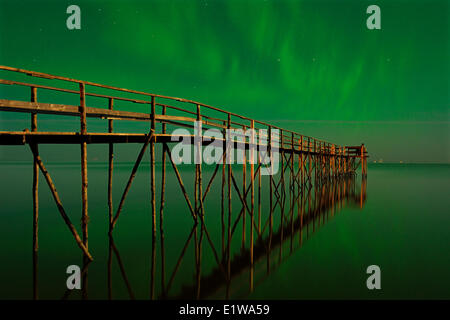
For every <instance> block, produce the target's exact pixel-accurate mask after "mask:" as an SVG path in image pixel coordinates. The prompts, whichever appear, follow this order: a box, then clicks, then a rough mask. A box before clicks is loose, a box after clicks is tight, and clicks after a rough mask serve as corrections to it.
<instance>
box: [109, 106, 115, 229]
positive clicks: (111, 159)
mask: <svg viewBox="0 0 450 320" xmlns="http://www.w3.org/2000/svg"><path fill="white" fill-rule="evenodd" d="M113 107H114V99H113V98H109V103H108V109H109V110H113ZM113 121H114V120H112V119H109V120H108V133H113V129H114V128H113ZM113 169H114V144H113V143H111V142H110V143H109V157H108V209H109V211H108V214H109V228H110V231H111V230H112V229H111V227H112V221H113V215H114V213H113V202H112V180H113Z"/></svg>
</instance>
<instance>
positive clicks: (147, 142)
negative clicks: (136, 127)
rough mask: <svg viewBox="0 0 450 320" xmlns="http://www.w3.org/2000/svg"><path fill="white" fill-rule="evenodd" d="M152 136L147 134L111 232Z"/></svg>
mask: <svg viewBox="0 0 450 320" xmlns="http://www.w3.org/2000/svg"><path fill="white" fill-rule="evenodd" d="M152 136H153V134H152V133H151V132H150V133H149V134H148V135H147V139H146V141H145V143H144V145H143V146H142V148H141V151H140V152H139V155H138V157H137V159H136V162H135V163H134V166H133V169H132V171H131V175H130V178H129V179H128V182H127V185H126V187H125V190H124V192H123V194H122V198H121V199H120V203H119V207H118V208H117V211H116V215H115V216H114V219H113V221H112V223H111V228H110V233H111V232H112V229H113V228H114V226H115V225H116V223H117V219H119V215H120V212H121V211H122V207H123V204H124V202H125V199H126V197H127V194H128V191H130V187H131V184H132V183H133V180H134V177H135V176H136V172H137V169H138V168H139V165H140V164H141V161H142V158H143V157H144V153H145V150H147V147H148V145H149V143H150V140H151V139H152Z"/></svg>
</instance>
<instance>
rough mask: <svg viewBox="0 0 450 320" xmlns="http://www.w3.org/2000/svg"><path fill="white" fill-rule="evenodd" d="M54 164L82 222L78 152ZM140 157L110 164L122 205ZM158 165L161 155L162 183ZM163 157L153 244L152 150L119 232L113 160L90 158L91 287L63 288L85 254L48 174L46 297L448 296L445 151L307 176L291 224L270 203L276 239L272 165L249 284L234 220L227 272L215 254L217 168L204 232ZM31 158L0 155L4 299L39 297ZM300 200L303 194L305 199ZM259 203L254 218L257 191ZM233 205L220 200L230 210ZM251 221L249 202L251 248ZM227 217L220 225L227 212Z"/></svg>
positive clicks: (0, 286)
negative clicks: (342, 177) (374, 277)
mask: <svg viewBox="0 0 450 320" xmlns="http://www.w3.org/2000/svg"><path fill="white" fill-rule="evenodd" d="M46 165H47V168H48V170H49V172H50V174H51V175H52V178H53V181H54V183H55V185H56V188H57V190H58V193H59V195H60V197H61V200H62V203H63V205H64V207H65V209H66V211H67V213H68V215H69V216H70V218H71V220H72V222H73V223H74V224H75V225H76V226H77V228H78V230H79V232H80V228H79V225H80V218H81V201H80V198H81V197H80V194H81V192H80V182H81V178H80V167H79V164H75V163H74V164H71V163H47V164H46ZM132 165H133V164H131V163H122V164H120V163H118V164H116V166H115V171H114V182H113V186H114V192H113V193H114V206H115V208H117V206H118V203H119V200H120V197H121V194H122V192H123V189H124V187H125V183H126V181H127V179H128V176H129V174H130V172H131V168H132ZM160 166H161V165H160V164H157V168H158V172H157V181H158V185H159V182H160V171H161V167H160ZM167 169H168V173H167V175H168V176H167V186H166V188H167V189H166V196H167V197H166V205H165V208H164V225H163V227H164V245H163V246H161V241H160V233H159V225H158V234H157V238H158V242H157V243H156V244H155V248H156V251H152V236H151V230H152V226H151V210H150V193H149V189H150V183H149V181H150V180H149V167H148V162H147V163H143V164H142V165H141V168H140V169H139V171H138V174H137V176H136V179H135V181H134V183H133V185H132V187H131V190H130V192H129V194H128V197H127V199H126V202H125V205H124V208H123V211H122V213H121V216H120V218H119V220H118V223H117V226H116V228H115V229H114V232H113V243H111V241H110V239H109V237H108V236H107V234H108V209H107V164H105V163H92V164H90V165H89V167H88V175H89V215H90V224H89V250H90V252H91V253H92V255H93V257H94V261H93V262H92V263H90V264H89V265H88V266H87V269H86V270H87V273H86V275H87V279H88V280H87V281H88V282H87V283H88V284H87V286H86V288H87V289H86V290H84V291H81V290H75V291H72V292H67V291H66V279H67V274H66V268H67V266H69V265H73V264H75V265H79V266H80V267H83V258H82V255H81V251H80V249H79V248H78V246H77V245H76V243H75V241H74V239H73V237H72V235H71V234H70V232H69V230H68V228H67V226H66V225H65V224H64V222H63V220H62V218H61V216H60V214H59V212H58V211H57V208H56V205H55V203H54V201H53V198H52V196H51V193H50V191H49V188H48V186H47V185H46V182H45V180H44V178H43V176H42V175H41V176H40V189H39V196H40V199H39V252H38V260H37V264H35V266H36V267H37V275H38V277H37V284H36V287H35V289H36V292H37V293H38V297H39V299H61V298H67V299H81V298H83V297H84V298H88V299H108V298H109V297H112V298H113V299H130V298H133V297H134V298H136V299H148V298H150V295H151V292H152V291H153V294H154V297H155V298H160V297H162V296H163V294H164V292H165V295H166V296H167V297H169V298H195V297H196V295H197V292H198V291H199V292H200V297H201V298H219V299H223V298H226V297H227V296H228V297H230V298H243V299H266V298H267V299H316V298H318V299H330V298H331V299H336V298H351V299H359V298H362V299H367V298H369V299H406V298H408V299H410V298H412V299H415V298H437V299H442V298H446V299H449V298H450V273H449V270H450V250H449V243H450V212H449V207H450V198H449V196H448V190H449V187H450V185H449V181H450V165H422V164H421V165H413V164H395V165H392V164H371V165H370V166H369V173H368V177H367V181H366V185H364V184H363V185H362V181H361V177H360V176H359V175H358V176H357V177H356V179H354V181H351V180H346V181H341V182H340V183H336V184H327V185H324V186H321V187H320V188H318V189H314V188H312V189H310V190H308V189H305V190H303V194H300V196H299V197H298V199H297V198H295V197H294V199H293V200H294V204H295V206H294V210H291V211H290V210H289V205H290V203H291V202H290V201H291V200H290V198H289V194H287V195H286V196H287V197H286V199H285V204H284V206H285V209H284V212H285V215H284V220H283V221H284V222H283V225H284V228H283V232H282V233H281V231H280V223H281V222H280V217H281V215H280V208H279V206H278V207H277V209H276V210H275V212H274V213H273V231H272V233H271V234H272V236H271V241H270V244H269V240H268V239H269V238H268V237H269V236H270V227H269V225H270V223H267V224H266V221H267V219H268V218H269V212H270V210H269V196H268V195H269V189H268V185H269V183H268V180H267V179H268V178H266V177H264V178H263V180H262V185H263V187H262V191H261V192H262V198H261V230H264V232H263V236H262V238H263V240H262V241H258V239H257V238H258V236H257V234H256V232H255V235H254V238H255V251H254V252H255V253H254V255H255V258H254V259H255V261H254V267H253V272H252V273H253V288H251V284H250V273H251V270H252V268H250V265H249V259H248V250H247V249H244V250H242V249H241V247H242V225H241V224H240V223H239V224H237V227H236V229H235V232H234V234H233V238H232V239H233V240H232V246H231V249H230V250H231V255H230V256H231V257H232V259H231V262H230V270H231V282H229V283H228V285H227V281H226V278H225V273H226V271H227V264H226V262H225V263H224V269H221V268H220V267H218V264H217V262H216V255H217V256H218V259H219V261H222V256H223V254H222V251H223V250H224V249H223V247H225V250H224V251H227V248H226V243H222V232H223V228H222V222H221V221H222V214H221V188H222V187H221V186H222V184H221V171H219V173H218V175H217V177H216V179H215V181H214V183H213V184H212V188H211V191H210V193H209V194H208V196H207V197H206V200H205V203H204V207H205V226H206V230H207V231H208V235H209V237H210V240H211V242H210V241H209V240H208V236H207V235H206V232H203V235H202V232H201V231H200V227H198V228H197V231H195V230H194V229H193V219H192V217H191V214H190V212H189V210H188V207H187V205H186V202H185V199H184V197H183V194H182V193H181V191H180V187H179V185H178V182H177V179H176V176H175V174H174V172H173V170H172V168H171V167H170V166H169V165H168V167H167ZM203 171H204V178H203V181H204V186H203V190H205V189H206V185H207V182H208V181H209V177H210V176H211V175H212V173H213V171H214V167H212V166H209V167H208V166H203ZM233 171H234V175H235V176H236V179H237V180H238V181H237V183H238V184H239V185H241V184H242V182H241V176H242V171H241V170H240V168H239V167H236V168H234V169H233ZM31 172H32V168H31V164H30V163H23V164H22V163H19V164H18V163H10V162H3V163H0V177H1V181H2V183H1V184H0V200H1V209H0V210H1V215H0V240H1V243H2V246H1V249H0V250H1V253H0V254H1V257H2V263H0V279H1V281H0V299H32V298H33V252H32V231H33V230H32V198H31V187H32V175H31ZM180 172H181V175H182V176H183V180H184V183H185V185H186V188H187V190H188V193H189V195H190V197H191V201H193V186H192V184H193V181H194V168H193V167H186V166H180ZM248 179H249V178H247V181H248ZM344 184H345V185H344ZM364 189H366V190H365V192H364ZM225 190H226V189H225ZM255 190H256V194H257V189H255ZM362 191H363V192H362ZM158 199H159V187H158ZM256 199H257V198H256ZM157 203H158V201H157ZM248 203H249V204H250V201H249V202H248ZM298 203H300V204H301V203H303V205H300V207H298ZM255 206H256V213H255V224H256V225H258V224H259V222H258V219H257V212H258V200H256V201H255ZM232 207H233V213H232V220H233V222H234V221H235V219H236V218H237V217H238V215H239V213H240V211H241V202H240V200H239V197H238V194H237V193H236V192H235V191H233V195H232ZM158 208H159V206H158ZM227 210H228V209H227V207H226V205H225V216H224V219H225V222H226V221H227V218H228V211H227ZM158 214H159V209H158ZM300 218H301V219H300ZM249 221H250V217H249V216H247V224H246V241H245V247H246V248H248V247H249V244H250V240H249V236H250V228H249ZM224 227H225V233H226V232H227V231H226V224H225V226H224ZM193 230H194V231H193ZM200 239H202V245H201V263H196V261H197V260H196V255H195V243H196V241H197V243H199V242H200ZM186 243H187V245H186ZM280 243H281V246H280ZM112 244H113V245H112ZM211 244H212V245H213V246H214V250H212V249H211ZM162 247H163V248H164V255H163V256H164V259H163V257H162V255H161V253H162ZM183 248H185V250H183ZM269 248H270V249H269ZM183 251H184V255H182V253H183ZM180 256H182V258H180ZM225 256H226V255H225ZM109 261H110V263H109ZM152 262H153V263H152ZM163 262H164V263H163ZM177 262H180V263H179V264H178V267H176V266H177ZM152 264H153V266H154V268H153V276H152ZM369 265H378V266H379V267H380V268H381V287H382V289H381V290H378V291H377V290H375V291H370V290H368V289H367V288H366V279H367V277H368V275H367V274H366V268H367V267H368V266H369ZM198 266H199V267H198ZM174 271H176V272H174ZM198 274H200V277H198V276H197V275H198ZM109 275H110V276H109ZM198 279H200V290H199V288H198V283H199V282H198ZM152 286H153V289H152Z"/></svg>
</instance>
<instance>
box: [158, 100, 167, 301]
mask: <svg viewBox="0 0 450 320" xmlns="http://www.w3.org/2000/svg"><path fill="white" fill-rule="evenodd" d="M162 114H163V115H165V114H166V106H163V107H162ZM161 130H162V133H163V134H165V133H166V124H165V123H162V126H161ZM165 191H166V153H165V152H164V151H163V152H162V173H161V202H160V208H159V235H160V240H161V290H162V296H163V298H165V296H166V290H165V283H166V280H165V269H166V259H165V251H164V227H163V225H164V224H163V222H164V203H165Z"/></svg>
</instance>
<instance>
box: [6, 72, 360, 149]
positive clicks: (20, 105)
mask: <svg viewBox="0 0 450 320" xmlns="http://www.w3.org/2000/svg"><path fill="white" fill-rule="evenodd" d="M0 70H2V71H9V72H14V73H19V74H23V75H27V76H30V77H33V78H44V79H49V80H55V85H52V86H49V85H43V84H37V83H30V82H21V81H15V80H7V79H3V77H0V84H2V85H10V86H21V87H28V88H30V90H31V99H30V102H28V103H27V102H25V101H16V100H5V99H0V110H2V111H16V112H28V113H32V114H39V113H42V114H56V115H67V116H78V117H80V120H81V122H82V123H83V117H88V118H90V117H94V118H98V119H106V120H109V121H110V127H112V121H113V120H128V121H147V122H152V121H154V122H159V123H164V124H169V125H175V126H180V127H187V128H194V122H195V121H201V122H202V125H203V129H209V128H215V129H218V130H224V129H227V128H230V129H243V130H247V129H255V130H256V132H255V138H256V139H257V141H259V139H267V136H265V135H263V134H260V133H259V131H258V129H266V130H267V131H268V132H272V135H273V141H274V142H278V143H279V146H280V148H283V149H285V150H292V151H296V152H301V153H321V154H331V155H337V156H361V154H366V153H367V151H366V150H365V149H363V151H361V146H358V147H352V146H350V147H349V146H341V145H337V144H334V143H331V142H327V141H324V140H320V139H317V138H314V137H310V136H307V135H303V134H300V133H298V132H294V131H291V130H287V129H284V128H281V127H278V126H275V125H272V124H269V123H266V122H263V121H259V120H255V119H251V118H249V117H246V116H243V115H240V114H236V113H233V112H229V111H226V110H223V109H220V108H217V107H213V106H210V105H207V104H204V103H200V102H197V101H193V100H188V99H183V98H177V97H170V96H165V95H159V94H154V93H148V92H142V91H137V90H130V89H124V88H119V87H114V86H109V85H103V84H98V83H94V82H89V81H83V80H77V79H72V78H67V77H61V76H56V75H51V74H47V73H42V72H35V71H30V70H24V69H18V68H12V67H8V66H0ZM62 82H67V83H70V84H74V85H76V86H78V88H76V87H75V88H73V89H69V88H67V87H64V86H63V85H62ZM37 90H49V91H52V92H54V93H64V94H73V95H79V97H80V101H84V104H85V106H79V105H66V104H57V103H39V105H36V103H37ZM95 90H103V91H108V92H110V94H103V93H99V92H94V91H95ZM124 94H128V95H133V96H134V97H124V96H123V95H124ZM85 97H96V98H100V99H105V100H106V101H107V103H108V107H107V108H102V107H93V106H87V105H86V102H85V99H86V98H85ZM55 100H57V98H56V97H55ZM118 103H133V104H136V105H137V106H139V107H140V108H141V107H142V111H139V112H131V111H122V110H117V109H116V108H117V104H118ZM80 104H81V103H80ZM176 104H179V105H178V106H177V105H176ZM180 104H181V105H180ZM212 114H214V115H215V116H212ZM275 129H277V130H279V131H278V132H279V134H278V135H276V134H275V132H276V130H275ZM35 131H37V130H35ZM79 133H80V134H87V133H88V132H87V128H84V126H83V125H82V126H81V127H80V132H79ZM109 133H113V132H112V130H110V132H109ZM243 139H244V140H245V139H250V138H249V137H246V136H244V137H243ZM245 142H248V143H250V141H245Z"/></svg>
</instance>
